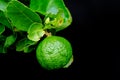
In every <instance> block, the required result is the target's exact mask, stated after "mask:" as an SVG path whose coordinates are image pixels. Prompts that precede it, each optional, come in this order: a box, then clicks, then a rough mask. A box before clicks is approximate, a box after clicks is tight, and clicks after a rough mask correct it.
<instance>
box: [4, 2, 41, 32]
mask: <svg viewBox="0 0 120 80" xmlns="http://www.w3.org/2000/svg"><path fill="white" fill-rule="evenodd" d="M6 14H7V17H8V18H9V19H10V20H11V21H12V24H13V25H14V26H15V27H16V28H17V29H19V30H22V31H27V30H28V28H29V26H30V25H31V24H32V23H34V22H39V23H41V22H42V21H41V18H40V16H39V15H38V14H37V13H35V12H33V11H32V10H30V9H29V8H28V7H27V6H25V5H24V4H22V3H21V2H19V1H11V2H10V3H9V4H8V6H7V10H6Z"/></svg>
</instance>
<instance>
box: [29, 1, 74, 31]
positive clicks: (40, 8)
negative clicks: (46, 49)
mask: <svg viewBox="0 0 120 80" xmlns="http://www.w3.org/2000/svg"><path fill="white" fill-rule="evenodd" d="M30 8H31V9H32V10H34V11H36V12H39V13H40V14H43V15H45V16H46V20H47V19H48V18H50V21H49V24H50V23H52V25H53V22H54V24H58V25H53V28H54V27H55V29H56V31H59V30H62V29H64V28H66V27H68V26H69V25H70V24H71V22H72V17H71V14H70V12H69V10H68V8H67V7H66V6H65V4H64V1H63V0H31V2H30ZM50 15H52V16H50ZM46 20H45V22H46ZM51 21H52V22H51ZM47 26H48V24H47ZM51 28H52V27H51Z"/></svg>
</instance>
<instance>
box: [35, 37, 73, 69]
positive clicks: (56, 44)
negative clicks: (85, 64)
mask: <svg viewBox="0 0 120 80" xmlns="http://www.w3.org/2000/svg"><path fill="white" fill-rule="evenodd" d="M36 57H37V60H38V62H39V63H40V65H41V66H42V67H43V68H45V69H47V70H53V69H59V68H67V67H68V66H70V64H71V63H72V62H73V56H72V47H71V44H70V43H69V41H68V40H66V39H65V38H63V37H58V36H48V37H46V38H45V39H44V40H43V41H42V42H40V43H39V44H38V47H37V49H36Z"/></svg>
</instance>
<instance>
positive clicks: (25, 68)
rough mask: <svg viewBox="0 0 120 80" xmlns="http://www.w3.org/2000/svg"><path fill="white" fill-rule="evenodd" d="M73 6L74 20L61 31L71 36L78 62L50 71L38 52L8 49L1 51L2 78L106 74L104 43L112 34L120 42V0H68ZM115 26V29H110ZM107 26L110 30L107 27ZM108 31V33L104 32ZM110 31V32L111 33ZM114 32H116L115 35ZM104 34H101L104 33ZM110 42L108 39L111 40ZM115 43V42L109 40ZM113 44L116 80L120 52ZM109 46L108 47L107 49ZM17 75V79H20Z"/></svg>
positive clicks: (55, 79)
mask: <svg viewBox="0 0 120 80" xmlns="http://www.w3.org/2000/svg"><path fill="white" fill-rule="evenodd" d="M21 1H22V0H21ZM64 1H65V4H66V6H67V7H68V8H69V10H70V12H71V14H72V17H73V22H72V24H71V25H70V26H69V27H68V28H66V29H64V30H62V31H60V32H58V33H57V35H58V36H63V37H65V38H66V39H68V40H69V41H70V42H71V44H72V47H73V55H74V62H73V64H72V65H71V66H70V67H69V68H67V69H59V70H52V71H47V70H44V69H43V68H41V67H40V65H39V64H38V63H37V60H36V58H35V52H32V53H30V54H24V53H18V52H8V54H0V73H1V74H2V75H0V77H2V76H3V75H5V76H6V77H3V78H15V77H17V78H18V79H19V78H22V79H25V78H30V79H34V80H36V79H40V80H45V79H47V80H69V79H72V78H73V79H74V80H80V79H82V80H85V79H86V78H88V79H90V78H92V79H93V78H95V79H99V78H101V77H102V76H103V74H104V73H105V70H103V68H104V66H105V65H104V64H103V63H102V62H103V56H104V55H102V54H103V50H102V49H103V48H104V47H105V46H104V45H105V44H103V42H104V41H105V39H106V37H108V35H109V34H110V35H111V36H112V37H113V38H114V41H113V42H114V44H113V45H114V46H115V45H116V44H118V43H117V42H118V41H119V38H116V37H119V35H118V34H119V29H118V28H117V27H116V26H119V20H117V19H119V7H118V6H119V4H118V3H119V1H117V0H116V1H115V0H114V2H113V1H110V0H109V1H107V0H64ZM110 26H112V28H110ZM105 27H109V28H107V30H105ZM104 31H105V32H107V31H108V32H107V35H106V34H104V35H103V36H105V37H104V38H102V35H101V34H103V33H104ZM109 31H110V32H109ZM111 32H112V34H111ZM100 35H101V36H100ZM107 42H108V41H107ZM109 44H110V45H112V43H109ZM113 45H112V63H113V64H112V70H111V69H110V71H112V72H113V76H112V77H113V80H117V79H118V78H119V74H118V73H120V68H119V67H120V64H119V62H120V55H118V54H119V53H120V51H119V48H118V47H114V46H113ZM118 45H119V44H118ZM106 48H107V47H105V48H104V49H106ZM96 77H97V78H96ZM17 78H15V79H17Z"/></svg>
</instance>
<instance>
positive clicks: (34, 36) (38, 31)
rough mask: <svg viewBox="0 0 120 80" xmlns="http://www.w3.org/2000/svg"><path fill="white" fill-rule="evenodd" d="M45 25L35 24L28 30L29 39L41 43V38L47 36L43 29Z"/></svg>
mask: <svg viewBox="0 0 120 80" xmlns="http://www.w3.org/2000/svg"><path fill="white" fill-rule="evenodd" d="M42 27H43V25H42V24H41V23H33V24H32V25H31V26H30V28H29V29H28V36H27V37H28V39H30V40H32V41H39V40H40V38H41V37H43V35H44V34H45V31H44V30H43V29H42Z"/></svg>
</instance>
